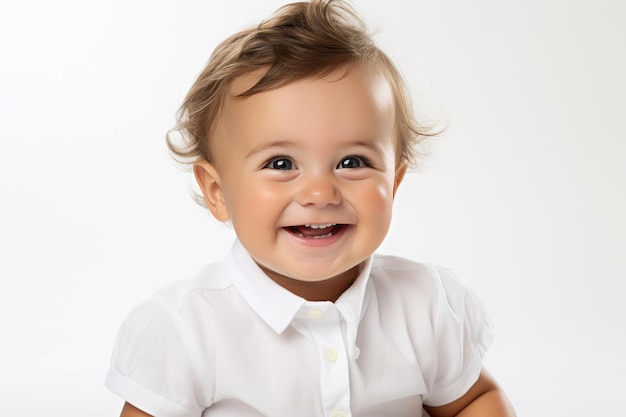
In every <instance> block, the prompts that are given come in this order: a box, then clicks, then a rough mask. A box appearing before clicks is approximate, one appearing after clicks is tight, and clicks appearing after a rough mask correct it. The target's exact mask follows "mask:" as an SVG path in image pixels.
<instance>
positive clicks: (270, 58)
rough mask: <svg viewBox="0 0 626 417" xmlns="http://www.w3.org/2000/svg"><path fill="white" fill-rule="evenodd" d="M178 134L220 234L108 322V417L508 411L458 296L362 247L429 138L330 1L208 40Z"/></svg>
mask: <svg viewBox="0 0 626 417" xmlns="http://www.w3.org/2000/svg"><path fill="white" fill-rule="evenodd" d="M177 130H178V131H179V132H181V133H182V134H183V138H184V141H183V142H176V141H175V140H173V139H170V140H169V142H168V143H169V146H170V149H171V150H172V151H173V153H174V154H175V155H176V156H177V157H178V158H180V159H181V160H183V161H188V162H189V163H190V164H192V166H193V170H194V173H195V177H196V179H197V182H198V185H199V187H200V190H201V191H202V202H203V203H204V204H205V205H206V207H207V208H208V209H209V211H210V212H211V213H212V215H213V216H214V217H215V218H216V219H217V220H219V221H221V222H230V223H231V224H232V227H233V229H234V231H235V233H236V236H237V239H236V240H235V242H234V244H233V247H232V250H231V252H230V254H229V255H228V256H227V258H226V259H224V260H223V261H221V262H218V263H215V264H212V265H209V266H207V267H206V268H205V269H204V270H202V271H201V272H200V273H199V274H198V275H197V276H196V277H195V278H193V279H190V280H186V281H181V282H178V283H175V284H172V285H170V286H168V287H166V288H164V289H162V290H161V291H159V292H158V293H157V294H156V295H155V296H153V297H152V298H151V299H149V300H148V301H146V302H144V303H143V304H141V305H139V306H138V307H136V308H135V309H134V310H133V311H132V312H131V313H130V315H129V317H128V318H127V319H126V321H125V322H124V324H123V325H122V327H121V330H120V332H119V335H118V339H117V342H116V346H115V350H114V353H113V358H112V361H111V367H110V369H109V372H108V375H107V380H106V384H107V386H108V387H109V389H111V390H112V391H113V392H115V393H117V394H119V395H120V396H121V397H122V398H123V399H124V400H125V401H126V403H125V405H124V407H123V410H122V414H121V415H122V416H123V417H132V416H155V417H183V416H184V417H189V416H198V417H199V416H211V417H222V416H237V417H242V416H250V417H252V416H255V417H257V416H268V417H281V416H285V417H286V416H303V417H309V416H311V417H312V416H320V417H321V416H325V417H343V416H345V417H347V416H354V417H357V416H372V417H373V416H376V417H380V416H394V417H399V416H421V415H423V410H426V412H427V413H428V414H429V415H430V416H432V417H447V416H478V417H489V416H498V417H503V416H513V415H514V412H513V410H512V408H511V406H510V405H509V403H508V401H507V400H506V398H505V396H504V394H503V393H502V391H501V390H500V389H499V387H498V385H497V384H496V382H495V381H494V379H493V378H492V377H491V376H490V375H489V374H488V373H487V372H486V371H485V370H484V369H483V367H482V363H481V362H482V357H483V354H484V352H485V351H486V349H487V347H488V345H489V343H490V341H491V339H492V330H491V324H490V322H489V320H488V318H487V317H486V315H485V312H484V310H483V308H482V306H481V304H480V302H479V301H478V300H477V298H476V297H475V295H474V294H473V293H472V291H471V290H470V289H468V288H467V287H466V285H465V284H464V283H463V281H461V280H460V279H459V278H458V277H457V276H455V275H454V274H453V273H452V272H451V271H450V270H447V269H443V268H440V267H438V266H434V265H425V264H420V263H416V262H413V261H409V260H405V259H401V258H397V257H391V256H382V255H377V254H376V255H375V254H374V252H375V251H376V249H377V248H378V247H379V245H380V244H381V242H382V241H383V239H384V238H385V235H386V234H387V231H388V229H389V225H390V221H391V213H392V206H393V201H394V196H395V193H396V191H397V190H398V187H399V185H400V183H401V182H402V178H403V176H404V174H405V172H406V170H407V168H409V167H411V166H413V165H414V164H415V163H416V159H417V154H418V152H417V150H416V146H417V145H418V143H419V141H420V140H421V139H422V138H423V137H424V136H425V135H426V134H427V133H426V132H425V131H423V130H424V129H422V128H421V127H420V126H419V125H418V124H417V123H416V121H415V120H414V118H413V114H412V109H411V106H410V102H409V99H408V95H407V93H406V90H405V85H404V82H403V80H402V78H401V76H400V75H399V73H398V71H397V70H396V68H395V67H394V65H393V64H392V63H391V62H390V60H389V59H388V57H387V56H386V55H385V54H384V53H383V52H381V51H380V50H379V49H378V48H377V47H376V46H375V44H374V43H373V42H372V40H371V38H370V37H369V36H368V34H367V32H366V30H365V28H364V26H363V23H362V22H361V20H360V19H359V18H358V16H357V15H356V13H355V12H354V11H353V9H352V8H350V7H349V5H348V4H346V3H345V2H343V1H328V0H313V1H311V2H310V3H304V2H303V3H293V4H290V5H287V6H284V7H283V8H281V9H279V10H278V11H277V12H276V14H275V15H274V16H273V17H272V18H270V19H269V20H267V21H265V22H263V23H261V24H260V25H259V26H258V27H255V28H252V29H250V30H246V31H243V32H240V33H237V34H235V35H234V36H232V37H230V38H229V39H227V40H226V41H224V42H223V43H222V44H221V45H219V46H218V47H217V49H216V50H215V52H214V53H213V55H212V56H211V58H210V60H209V62H208V64H207V66H206V68H205V69H204V71H203V72H202V73H201V74H200V76H199V78H198V80H197V81H196V82H195V84H194V85H193V87H192V88H191V91H190V92H189V93H188V95H187V98H186V99H185V101H184V103H183V105H182V107H181V111H180V113H179V125H178V129H177Z"/></svg>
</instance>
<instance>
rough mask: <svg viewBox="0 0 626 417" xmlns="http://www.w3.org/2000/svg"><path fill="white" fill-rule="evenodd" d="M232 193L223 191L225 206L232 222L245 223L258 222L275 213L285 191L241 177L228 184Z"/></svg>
mask: <svg viewBox="0 0 626 417" xmlns="http://www.w3.org/2000/svg"><path fill="white" fill-rule="evenodd" d="M228 189H229V190H234V192H233V193H227V194H226V193H225V195H224V199H225V201H226V207H227V210H228V213H229V214H230V217H231V219H232V221H233V223H236V222H241V221H244V222H246V223H258V222H260V221H262V220H265V221H267V220H269V218H270V217H272V216H275V215H277V214H276V213H277V212H278V211H279V210H278V208H279V207H280V206H281V205H280V201H281V197H282V198H283V199H284V198H285V197H284V196H285V193H284V192H280V190H279V189H278V187H272V186H268V185H267V184H264V185H263V186H261V185H259V184H256V183H254V182H253V181H249V180H246V179H241V180H239V181H237V183H236V184H228Z"/></svg>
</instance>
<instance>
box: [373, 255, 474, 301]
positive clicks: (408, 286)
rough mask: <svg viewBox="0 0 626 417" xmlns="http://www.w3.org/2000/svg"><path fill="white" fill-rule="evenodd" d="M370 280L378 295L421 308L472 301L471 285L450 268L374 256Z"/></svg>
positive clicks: (394, 257) (384, 256)
mask: <svg viewBox="0 0 626 417" xmlns="http://www.w3.org/2000/svg"><path fill="white" fill-rule="evenodd" d="M370 280H371V281H372V283H373V284H374V286H375V289H376V292H377V293H378V294H388V295H389V296H393V297H394V298H396V299H398V300H402V299H404V300H407V302H410V303H414V302H416V301H417V302H419V303H420V304H421V305H422V306H426V305H430V306H435V305H439V306H441V305H458V306H462V305H463V304H465V301H464V300H466V299H467V298H468V297H470V298H476V297H475V295H474V292H473V290H472V288H471V286H470V285H469V284H468V283H467V282H466V281H465V280H464V279H463V277H462V276H461V275H460V274H458V273H457V272H456V271H455V270H454V269H451V268H446V267H443V266H441V265H437V264H435V263H422V262H416V261H413V260H410V259H406V258H402V257H398V256H389V255H378V254H377V255H375V256H374V260H373V262H372V270H371V274H370Z"/></svg>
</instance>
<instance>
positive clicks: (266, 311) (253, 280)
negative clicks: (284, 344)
mask: <svg viewBox="0 0 626 417" xmlns="http://www.w3.org/2000/svg"><path fill="white" fill-rule="evenodd" d="M226 262H227V263H228V264H229V265H228V269H229V270H230V271H236V272H235V273H233V275H232V279H233V284H234V286H235V288H237V290H238V291H239V293H240V294H241V296H242V297H243V298H244V300H246V302H247V303H248V304H249V305H250V307H252V309H253V310H254V311H255V312H256V313H257V314H258V315H259V316H260V317H261V318H262V319H263V320H264V321H265V322H266V323H267V324H268V325H269V326H270V327H271V328H272V329H273V330H274V331H275V332H276V333H279V334H280V333H282V332H283V331H284V330H285V329H286V328H287V326H289V323H291V321H292V320H293V318H294V317H295V315H296V314H297V313H298V311H299V310H300V308H301V307H302V305H304V303H305V302H306V300H305V299H304V298H302V297H299V296H297V295H295V294H293V293H292V292H290V291H288V290H286V289H284V288H283V287H281V286H280V285H278V284H276V283H275V282H274V281H272V279H271V278H270V277H268V276H267V275H266V274H265V273H264V272H263V270H262V269H261V268H260V267H259V266H258V265H257V264H256V262H254V259H252V257H251V256H250V254H249V253H248V251H246V249H245V248H244V247H243V245H242V244H241V242H240V241H239V240H238V239H237V240H235V243H234V244H233V248H232V250H231V252H230V254H229V255H228V257H227V258H226Z"/></svg>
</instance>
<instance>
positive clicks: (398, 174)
mask: <svg viewBox="0 0 626 417" xmlns="http://www.w3.org/2000/svg"><path fill="white" fill-rule="evenodd" d="M406 169H407V165H406V164H402V165H400V167H399V168H398V169H396V176H395V178H394V180H393V196H394V197H395V196H396V191H398V187H399V186H400V183H401V182H402V179H403V178H404V174H406Z"/></svg>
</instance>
